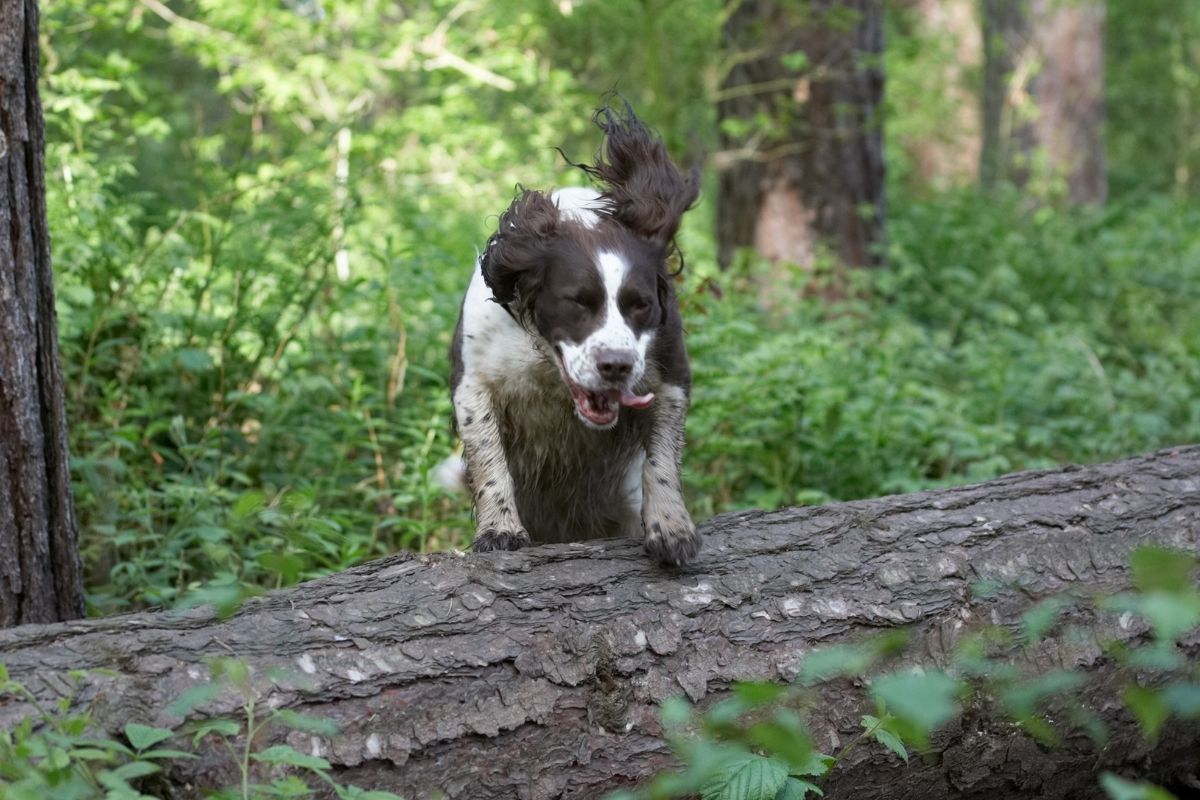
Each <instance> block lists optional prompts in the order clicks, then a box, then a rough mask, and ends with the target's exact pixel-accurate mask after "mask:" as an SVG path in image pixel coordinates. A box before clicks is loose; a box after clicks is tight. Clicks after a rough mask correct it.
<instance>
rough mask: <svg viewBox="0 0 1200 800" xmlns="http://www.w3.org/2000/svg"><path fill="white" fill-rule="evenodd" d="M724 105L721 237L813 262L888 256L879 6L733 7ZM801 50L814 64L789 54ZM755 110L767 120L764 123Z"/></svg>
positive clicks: (761, 0) (831, 0)
mask: <svg viewBox="0 0 1200 800" xmlns="http://www.w3.org/2000/svg"><path fill="white" fill-rule="evenodd" d="M724 40H725V48H724V49H725V52H726V58H727V60H728V63H729V67H728V69H727V74H726V76H725V78H724V80H723V83H722V88H721V92H720V96H719V101H718V104H717V116H718V118H719V120H720V124H721V145H722V151H721V153H720V154H719V156H718V159H717V168H718V170H719V172H720V180H719V184H718V190H717V241H718V247H719V258H720V261H721V263H722V264H723V265H728V264H729V263H730V262H731V261H732V259H733V256H734V253H735V252H736V250H737V249H738V248H753V249H754V250H755V251H756V252H757V253H758V254H759V255H760V256H762V257H764V258H767V259H769V260H772V261H781V262H789V263H795V264H801V265H805V266H808V265H811V264H812V263H813V259H814V258H815V256H816V255H817V254H818V253H819V252H820V251H821V250H822V249H828V250H830V251H832V252H833V254H834V255H835V256H837V257H838V258H839V259H840V260H841V261H842V262H843V263H844V264H847V265H850V266H865V265H870V264H876V263H878V262H879V260H880V255H879V249H878V246H879V245H880V244H881V243H882V239H883V223H884V185H883V169H884V167H883V125H882V119H881V111H882V102H883V80H884V76H883V61H882V59H883V4H882V2H881V0H812V2H810V3H805V4H798V3H785V2H776V0H747V1H746V2H742V3H740V4H736V8H735V10H734V12H733V13H732V14H731V15H730V17H729V19H728V20H727V21H726V23H725V27H724ZM797 53H802V54H803V55H804V57H805V60H806V63H805V64H800V63H798V62H796V61H794V60H792V59H795V58H797V56H796V54H797ZM759 119H767V120H770V122H769V123H768V124H767V125H765V126H764V125H762V124H760V122H759V121H757V120H759Z"/></svg>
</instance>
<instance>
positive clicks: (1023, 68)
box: [980, 0, 1108, 204]
mask: <svg viewBox="0 0 1200 800" xmlns="http://www.w3.org/2000/svg"><path fill="white" fill-rule="evenodd" d="M983 39H984V92H983V152H982V156H981V161H980V177H981V180H982V182H983V184H984V185H985V186H987V187H990V186H994V185H995V184H997V183H998V182H1000V181H1004V180H1008V181H1012V182H1013V183H1016V184H1017V185H1019V186H1025V187H1030V188H1033V189H1035V190H1036V191H1037V192H1038V193H1039V194H1048V193H1050V192H1052V191H1053V187H1054V184H1055V183H1056V182H1062V183H1063V184H1064V185H1065V189H1066V199H1067V200H1068V202H1070V203H1073V204H1083V203H1103V202H1104V201H1105V198H1106V196H1107V194H1108V180H1107V175H1106V166H1105V149H1104V4H1103V3H1102V2H1099V0H1076V1H1075V2H1070V3H1064V2H1061V1H1060V0H983Z"/></svg>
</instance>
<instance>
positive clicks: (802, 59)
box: [779, 50, 808, 72]
mask: <svg viewBox="0 0 1200 800" xmlns="http://www.w3.org/2000/svg"><path fill="white" fill-rule="evenodd" d="M779 61H780V63H781V64H783V65H784V66H785V67H787V68H788V69H790V70H794V71H797V72H799V71H801V70H803V69H805V68H806V67H807V66H808V54H807V53H805V52H804V51H803V50H795V51H793V52H791V53H787V54H785V55H782V56H780V57H779Z"/></svg>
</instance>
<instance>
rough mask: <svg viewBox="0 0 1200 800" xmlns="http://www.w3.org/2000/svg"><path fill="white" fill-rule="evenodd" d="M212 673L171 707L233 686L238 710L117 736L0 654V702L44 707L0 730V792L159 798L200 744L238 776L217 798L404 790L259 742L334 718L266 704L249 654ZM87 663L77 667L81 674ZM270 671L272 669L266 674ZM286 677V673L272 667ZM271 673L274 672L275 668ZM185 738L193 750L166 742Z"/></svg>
mask: <svg viewBox="0 0 1200 800" xmlns="http://www.w3.org/2000/svg"><path fill="white" fill-rule="evenodd" d="M209 672H210V680H209V682H207V683H204V684H200V685H198V686H195V687H193V688H192V689H189V690H188V691H186V692H184V693H183V695H181V696H180V697H179V698H178V699H177V700H176V701H175V702H174V703H172V704H171V705H170V706H169V707H168V709H167V711H168V713H169V714H170V715H171V716H174V717H177V718H179V719H183V718H184V717H186V716H188V715H189V714H191V713H192V712H193V711H195V710H196V709H197V708H198V707H200V706H202V705H203V704H204V703H206V702H208V701H210V700H213V699H215V698H216V697H218V696H219V695H222V694H225V693H229V692H232V693H233V694H234V695H236V696H237V697H238V698H239V703H240V705H239V711H240V713H239V714H238V715H237V716H236V717H233V716H224V717H213V718H206V719H199V720H195V721H192V722H188V723H185V724H182V725H179V726H177V727H175V728H162V727H153V726H149V725H142V724H139V723H129V724H126V725H125V726H124V727H123V728H122V730H121V735H120V736H119V737H104V736H99V735H96V734H95V732H94V725H93V720H92V719H91V716H90V714H89V713H88V712H87V711H78V710H73V709H72V705H73V697H71V696H67V697H64V698H62V699H61V700H59V701H58V703H57V705H56V706H55V707H54V708H52V709H46V708H43V707H42V706H41V705H40V704H39V703H38V700H37V698H36V697H34V695H33V694H32V693H31V692H30V691H29V690H28V689H26V688H25V687H24V686H23V685H21V684H20V683H18V682H17V681H14V680H11V679H10V678H9V676H8V672H7V670H6V669H5V668H4V666H3V665H2V664H0V702H2V701H3V698H4V697H5V696H6V695H15V696H17V697H19V698H20V699H21V700H23V701H27V702H29V703H30V704H32V705H33V706H34V707H35V708H37V709H38V713H37V714H36V715H35V716H33V717H28V718H26V719H25V720H23V721H21V722H20V723H19V724H18V725H16V726H15V727H14V728H13V729H12V730H9V731H0V797H2V798H5V800H44V799H45V798H47V797H53V798H56V800H57V799H58V798H62V799H63V800H66V798H70V799H71V800H143V799H144V800H153V798H155V797H156V796H162V792H159V791H157V790H159V789H162V790H164V791H166V790H168V787H169V780H168V775H169V771H170V769H171V766H172V764H173V763H174V762H178V761H180V760H186V759H193V758H196V752H195V751H196V750H198V749H199V748H200V747H201V746H202V744H203V745H204V746H206V747H213V746H215V747H218V748H221V749H224V750H225V751H226V752H227V753H228V754H229V758H230V763H231V764H233V765H234V767H235V769H236V773H237V776H238V781H237V782H236V783H235V784H234V785H231V786H226V787H222V788H220V789H218V790H216V791H213V792H212V793H211V794H209V795H208V796H210V797H213V798H217V800H267V798H297V799H299V798H311V797H317V796H328V795H329V794H330V793H332V794H333V795H335V796H337V797H338V798H340V799H341V800H401V798H400V797H399V796H398V795H395V794H392V793H391V792H384V791H368V790H364V789H360V788H358V787H357V786H343V785H342V784H339V783H338V782H337V781H335V780H334V779H333V777H332V776H331V775H330V772H331V769H332V767H331V765H330V763H329V762H328V761H326V760H325V759H323V758H319V757H317V756H311V755H305V754H304V753H301V752H299V751H298V750H296V749H295V748H293V747H291V746H289V745H287V744H274V745H270V746H267V747H262V748H259V747H257V744H258V743H259V742H260V741H261V738H262V737H263V736H264V735H265V734H266V733H268V731H270V730H272V729H275V730H278V729H279V728H284V729H291V730H299V731H306V732H308V733H313V734H317V735H320V736H324V737H328V738H332V737H335V736H337V734H338V729H337V726H336V725H335V724H334V723H333V722H331V721H329V720H327V719H324V718H322V717H316V716H312V715H309V714H301V713H299V712H296V711H293V710H291V709H286V708H283V709H272V710H270V711H267V712H265V713H264V712H263V710H262V709H261V708H259V705H258V703H257V699H256V698H257V695H256V693H255V690H254V689H253V688H252V687H251V678H252V676H251V672H250V669H249V667H248V666H247V665H246V664H245V663H244V662H242V661H239V660H238V659H234V658H217V659H214V660H213V661H212V662H211V663H210V665H209ZM84 674H85V673H83V672H78V673H72V677H73V678H75V679H76V680H79V679H80V678H82V677H83V676H84ZM268 677H272V676H268ZM275 677H280V678H282V677H283V676H275ZM272 679H274V678H272ZM168 741H170V742H183V743H185V746H188V745H190V747H191V749H190V750H182V749H177V748H172V747H166V746H164V745H165V744H166V743H167V742H168Z"/></svg>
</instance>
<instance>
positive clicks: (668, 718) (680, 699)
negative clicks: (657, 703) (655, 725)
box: [659, 695, 692, 728]
mask: <svg viewBox="0 0 1200 800" xmlns="http://www.w3.org/2000/svg"><path fill="white" fill-rule="evenodd" d="M659 716H660V717H661V718H662V723H663V725H665V726H666V727H668V728H680V727H683V726H684V725H686V724H688V722H689V721H690V720H691V718H692V704H691V703H689V702H688V699H687V698H686V697H684V696H683V695H676V696H675V697H668V698H667V699H666V700H665V701H663V704H662V707H661V708H660V710H659Z"/></svg>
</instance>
